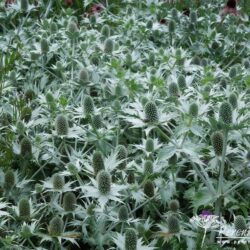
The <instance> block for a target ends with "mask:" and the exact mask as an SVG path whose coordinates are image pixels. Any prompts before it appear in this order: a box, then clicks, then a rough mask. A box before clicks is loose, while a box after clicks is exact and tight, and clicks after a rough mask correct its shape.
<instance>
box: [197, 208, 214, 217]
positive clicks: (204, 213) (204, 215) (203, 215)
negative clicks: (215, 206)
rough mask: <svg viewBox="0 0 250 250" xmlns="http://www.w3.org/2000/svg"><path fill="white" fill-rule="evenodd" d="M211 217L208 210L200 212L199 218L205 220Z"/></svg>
mask: <svg viewBox="0 0 250 250" xmlns="http://www.w3.org/2000/svg"><path fill="white" fill-rule="evenodd" d="M211 215H213V214H212V212H211V211H209V210H202V212H201V214H200V217H202V218H207V217H209V216H211Z"/></svg>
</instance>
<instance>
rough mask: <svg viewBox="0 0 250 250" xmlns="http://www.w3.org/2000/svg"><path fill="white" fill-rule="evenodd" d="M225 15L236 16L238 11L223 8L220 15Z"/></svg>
mask: <svg viewBox="0 0 250 250" xmlns="http://www.w3.org/2000/svg"><path fill="white" fill-rule="evenodd" d="M226 14H232V15H234V16H237V15H238V11H237V10H236V8H229V7H227V6H225V7H224V8H223V10H222V12H221V15H222V16H224V15H226Z"/></svg>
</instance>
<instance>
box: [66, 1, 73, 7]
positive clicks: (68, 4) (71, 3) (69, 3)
mask: <svg viewBox="0 0 250 250" xmlns="http://www.w3.org/2000/svg"><path fill="white" fill-rule="evenodd" d="M65 4H66V5H67V6H72V5H73V0H65Z"/></svg>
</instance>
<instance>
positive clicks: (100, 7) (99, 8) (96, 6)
mask: <svg viewBox="0 0 250 250" xmlns="http://www.w3.org/2000/svg"><path fill="white" fill-rule="evenodd" d="M103 9H104V6H103V5H102V4H94V5H93V6H92V7H91V12H92V13H93V14H96V13H100V12H101V11H102V10H103Z"/></svg>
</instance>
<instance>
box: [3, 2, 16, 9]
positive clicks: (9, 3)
mask: <svg viewBox="0 0 250 250" xmlns="http://www.w3.org/2000/svg"><path fill="white" fill-rule="evenodd" d="M15 2H16V1H15V0H5V7H6V8H7V7H9V6H10V5H11V4H13V3H15Z"/></svg>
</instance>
